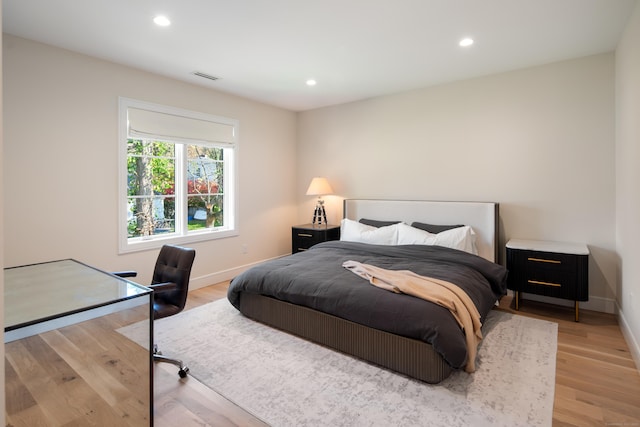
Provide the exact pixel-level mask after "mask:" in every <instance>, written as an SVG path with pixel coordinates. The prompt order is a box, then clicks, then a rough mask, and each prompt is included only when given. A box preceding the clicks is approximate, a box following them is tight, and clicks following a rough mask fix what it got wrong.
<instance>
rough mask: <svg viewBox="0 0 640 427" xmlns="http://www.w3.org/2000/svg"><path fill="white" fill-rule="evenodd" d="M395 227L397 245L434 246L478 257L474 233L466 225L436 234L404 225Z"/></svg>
mask: <svg viewBox="0 0 640 427" xmlns="http://www.w3.org/2000/svg"><path fill="white" fill-rule="evenodd" d="M397 225H398V245H436V246H444V247H447V248H452V249H458V250H461V251H465V252H469V253H470V254H474V255H478V249H477V247H476V233H475V232H474V231H473V229H472V228H471V227H470V226H468V225H465V226H464V227H457V228H452V229H451V230H446V231H442V232H440V233H438V234H432V233H429V232H428V231H424V230H420V229H418V228H415V227H411V226H409V225H406V224H397Z"/></svg>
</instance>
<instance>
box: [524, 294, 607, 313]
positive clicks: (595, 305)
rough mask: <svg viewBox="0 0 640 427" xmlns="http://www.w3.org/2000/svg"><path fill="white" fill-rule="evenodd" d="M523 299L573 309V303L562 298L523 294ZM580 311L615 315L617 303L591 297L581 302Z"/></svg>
mask: <svg viewBox="0 0 640 427" xmlns="http://www.w3.org/2000/svg"><path fill="white" fill-rule="evenodd" d="M522 298H523V299H525V300H531V301H538V302H545V303H548V304H555V305H561V306H563V307H573V304H574V303H573V301H569V300H566V299H562V298H552V297H546V296H543V295H535V294H527V293H523V294H522ZM580 310H591V311H599V312H601V313H609V314H615V313H617V306H616V301H615V300H614V299H611V298H602V297H594V296H590V297H589V301H580Z"/></svg>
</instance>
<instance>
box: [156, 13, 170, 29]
mask: <svg viewBox="0 0 640 427" xmlns="http://www.w3.org/2000/svg"><path fill="white" fill-rule="evenodd" d="M153 22H155V24H156V25H158V26H160V27H168V26H169V25H171V21H169V18H167V17H166V16H163V15H158V16H156V17H155V18H153Z"/></svg>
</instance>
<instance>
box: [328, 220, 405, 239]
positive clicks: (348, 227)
mask: <svg viewBox="0 0 640 427" xmlns="http://www.w3.org/2000/svg"><path fill="white" fill-rule="evenodd" d="M398 225H399V224H393V225H387V226H385V227H380V228H377V227H372V226H370V225H366V224H361V223H359V222H358V221H354V220H352V219H347V218H344V219H343V220H342V222H341V223H340V240H342V241H345V242H360V243H369V244H372V245H396V244H397V241H398Z"/></svg>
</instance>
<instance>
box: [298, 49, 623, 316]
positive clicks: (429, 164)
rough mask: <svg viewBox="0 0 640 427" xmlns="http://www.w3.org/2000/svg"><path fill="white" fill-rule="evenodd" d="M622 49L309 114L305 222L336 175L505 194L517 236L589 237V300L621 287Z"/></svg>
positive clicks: (350, 180) (304, 143) (352, 180)
mask: <svg viewBox="0 0 640 427" xmlns="http://www.w3.org/2000/svg"><path fill="white" fill-rule="evenodd" d="M614 74H615V73H614V56H613V54H603V55H597V56H591V57H586V58H581V59H576V60H571V61H565V62H559V63H554V64H549V65H545V66H541V67H535V68H529V69H525V70H519V71H513V72H509V73H503V74H497V75H492V76H488V77H483V78H477V79H473V80H466V81H461V82H456V83H452V84H447V85H442V86H436V87H430V88H426V89H421V90H415V91H410V92H406V93H400V94H395V95H391V96H385V97H379V98H374V99H369V100H365V101H360V102H354V103H350V104H345V105H340V106H335V107H327V108H323V109H318V110H313V111H307V112H303V113H299V118H298V164H299V173H298V178H299V180H298V189H297V193H298V195H299V202H300V206H301V209H300V211H299V216H298V221H299V222H301V221H305V220H307V221H308V217H309V216H310V214H311V212H312V209H313V203H314V202H313V198H310V197H305V196H304V191H305V189H306V186H307V185H308V183H309V181H310V179H311V177H312V176H314V175H323V176H326V177H327V178H328V179H329V181H330V183H331V185H332V186H333V189H334V191H335V192H336V196H334V197H332V198H327V205H328V206H327V210H328V215H329V216H330V217H331V218H330V222H337V221H339V219H340V216H341V205H340V200H341V198H342V197H344V198H392V199H393V198H395V199H428V200H477V201H495V202H499V203H500V217H501V228H502V230H501V231H502V245H504V243H505V242H506V240H508V239H510V238H514V237H517V238H529V239H549V240H560V241H575V242H583V243H586V244H588V245H589V248H590V249H591V253H592V255H593V256H592V257H591V258H590V268H589V273H590V295H591V300H590V301H589V303H587V304H582V305H581V306H582V307H584V308H595V309H601V310H605V309H609V310H610V311H612V309H611V307H612V304H613V298H614V296H615V294H616V264H617V260H616V255H615V240H614V239H615V237H614V236H615V233H614V222H615V211H614V209H615V199H614V198H615V171H614V135H615V132H614V130H615V116H614V105H615V101H614V92H615V90H614Z"/></svg>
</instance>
